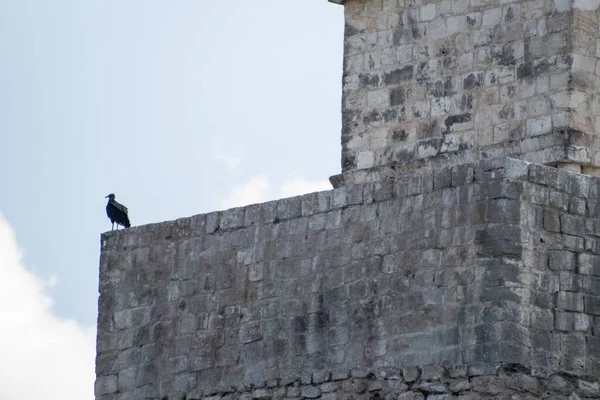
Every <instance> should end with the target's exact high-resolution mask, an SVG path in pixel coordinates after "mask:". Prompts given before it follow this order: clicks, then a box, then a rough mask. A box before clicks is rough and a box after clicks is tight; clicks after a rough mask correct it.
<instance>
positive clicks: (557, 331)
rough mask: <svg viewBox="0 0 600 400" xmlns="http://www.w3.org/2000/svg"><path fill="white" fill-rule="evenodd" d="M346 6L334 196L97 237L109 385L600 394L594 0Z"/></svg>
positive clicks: (435, 394)
mask: <svg viewBox="0 0 600 400" xmlns="http://www.w3.org/2000/svg"><path fill="white" fill-rule="evenodd" d="M332 2H335V3H338V4H344V7H345V14H346V22H347V24H346V34H345V60H344V61H345V62H344V82H343V90H344V92H343V132H342V159H343V171H342V172H343V173H342V174H341V175H338V176H335V177H332V179H331V180H332V183H333V185H334V187H336V189H334V190H331V191H326V192H320V193H311V194H308V195H304V196H299V197H293V198H288V199H282V200H277V201H271V202H268V203H264V204H254V205H250V206H247V207H240V208H234V209H230V210H226V211H220V212H212V213H209V214H204V215H196V216H193V217H190V218H183V219H180V220H177V221H172V222H165V223H161V224H153V225H147V226H142V227H135V228H131V229H127V230H123V231H115V232H108V233H106V234H104V235H102V254H101V258H100V299H99V316H98V337H97V358H96V374H97V379H96V385H95V393H96V399H97V400H125V399H127V400H129V399H134V400H138V399H140V400H142V399H161V400H182V399H186V400H192V399H210V400H217V399H245V400H253V399H272V398H274V399H290V400H291V399H302V398H303V399H324V400H337V399H340V400H342V399H369V400H375V399H386V400H387V399H404V400H409V399H420V400H442V399H462V400H467V399H491V398H494V399H538V398H544V399H571V400H577V399H586V398H600V381H599V376H600V372H599V371H600V200H599V195H600V179H598V178H593V177H591V176H587V175H582V174H579V173H577V172H583V173H586V174H588V173H589V174H590V175H596V176H597V175H599V171H600V170H599V169H598V166H600V162H599V161H600V159H599V158H598V149H600V146H599V143H598V141H597V139H596V136H595V131H596V123H597V122H596V114H597V110H599V108H598V105H597V104H596V103H597V101H598V100H597V99H598V96H597V89H598V88H599V87H600V82H599V80H598V74H599V73H598V71H599V70H600V69H599V68H597V67H596V63H597V62H596V59H597V55H598V54H597V52H598V51H600V44H597V42H598V43H600V42H599V41H598V37H599V36H598V32H599V29H598V26H599V23H598V15H600V13H597V8H598V6H599V5H600V1H591V0H574V1H573V0H568V1H567V0H528V1H525V0H521V1H510V0H469V1H466V0H440V1H421V0H348V1H344V0H335V1H332ZM507 155H513V156H515V157H519V158H521V159H522V160H517V159H513V158H507V157H506V156H507ZM498 157H500V158H498ZM523 160H525V161H523ZM526 161H532V162H535V164H531V163H529V162H526ZM542 164H555V165H556V166H557V168H554V167H550V166H544V165H542Z"/></svg>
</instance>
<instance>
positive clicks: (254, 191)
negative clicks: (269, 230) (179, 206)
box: [219, 174, 331, 208]
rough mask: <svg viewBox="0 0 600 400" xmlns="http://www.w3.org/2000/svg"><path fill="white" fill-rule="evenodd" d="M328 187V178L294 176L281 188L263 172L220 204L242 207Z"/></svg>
mask: <svg viewBox="0 0 600 400" xmlns="http://www.w3.org/2000/svg"><path fill="white" fill-rule="evenodd" d="M328 189H331V184H330V183H329V181H327V180H316V181H309V180H306V179H304V178H302V177H294V178H292V179H290V180H289V181H288V182H286V183H284V184H283V185H281V186H280V187H279V188H273V187H272V185H271V182H270V181H269V178H268V177H267V176H266V175H264V174H263V175H257V176H254V177H252V178H250V179H249V180H248V181H247V182H246V183H243V184H241V185H238V186H235V187H234V188H233V189H232V190H231V192H230V193H229V194H228V195H227V197H225V198H224V199H223V200H222V201H221V202H220V204H219V205H220V207H221V208H231V207H240V206H245V205H248V204H254V203H262V202H264V201H268V200H274V199H278V198H283V197H292V196H298V195H301V194H305V193H310V192H318V191H320V190H328Z"/></svg>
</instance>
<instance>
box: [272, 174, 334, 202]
mask: <svg viewBox="0 0 600 400" xmlns="http://www.w3.org/2000/svg"><path fill="white" fill-rule="evenodd" d="M329 189H331V183H329V181H328V180H325V179H323V180H318V181H307V180H306V179H304V178H300V177H296V178H293V179H292V180H290V181H289V182H286V183H284V184H283V186H281V189H280V190H279V194H280V195H281V197H292V196H297V195H300V194H305V193H311V192H320V191H322V190H329Z"/></svg>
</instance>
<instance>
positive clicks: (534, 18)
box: [331, 0, 600, 187]
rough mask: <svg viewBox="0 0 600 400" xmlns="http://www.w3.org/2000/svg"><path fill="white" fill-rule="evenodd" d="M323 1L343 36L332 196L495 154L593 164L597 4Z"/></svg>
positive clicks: (582, 0)
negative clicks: (341, 20)
mask: <svg viewBox="0 0 600 400" xmlns="http://www.w3.org/2000/svg"><path fill="white" fill-rule="evenodd" d="M335 2H336V3H343V4H345V6H344V8H345V18H346V29H345V41H344V42H345V47H344V54H345V55H344V76H343V110H342V114H343V126H342V171H343V172H344V173H343V174H342V175H339V176H334V177H332V178H331V180H332V183H333V184H334V186H336V187H337V186H342V185H348V184H352V183H359V182H364V181H367V180H379V179H381V178H382V177H385V176H389V175H395V174H397V173H398V172H399V171H400V172H405V171H406V170H409V171H410V170H414V169H416V168H437V167H439V166H441V167H443V166H447V165H450V164H463V163H470V162H474V161H476V160H479V159H481V158H488V157H492V158H493V157H499V156H507V155H511V156H513V157H515V156H516V157H519V158H522V159H524V160H527V161H531V162H536V163H541V164H556V163H560V162H567V161H570V162H571V164H568V165H573V166H575V167H577V171H581V168H580V167H579V165H595V166H598V165H600V154H599V153H598V149H600V142H599V139H598V136H597V135H596V133H597V131H598V127H599V124H600V120H598V121H599V122H597V115H598V113H599V112H600V107H599V105H598V96H597V91H598V88H599V87H600V78H599V74H600V72H599V71H600V68H599V67H598V51H600V39H599V38H600V36H599V34H598V32H599V29H598V26H599V21H598V14H597V9H598V6H599V5H600V3H599V2H597V1H590V0H576V1H572V0H528V1H526V0H520V1H512V0H510V1H505V0H470V1H468V0H433V1H429V0H428V1H424V0H349V1H335ZM396 164H398V165H396ZM584 169H585V171H584V172H587V171H595V170H596V169H594V168H591V169H590V168H587V167H586V168H584ZM589 173H591V174H595V172H589Z"/></svg>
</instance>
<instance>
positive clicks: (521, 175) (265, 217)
mask: <svg viewBox="0 0 600 400" xmlns="http://www.w3.org/2000/svg"><path fill="white" fill-rule="evenodd" d="M498 179H507V180H521V181H530V182H533V183H537V184H543V185H546V186H554V187H556V188H558V189H561V188H565V187H572V186H574V185H575V186H577V187H579V186H581V185H584V186H587V187H589V186H590V183H589V182H590V179H597V178H592V177H589V176H586V175H582V174H577V173H573V172H569V171H563V170H558V169H557V168H555V167H551V166H545V165H539V164H532V163H529V162H526V161H522V160H517V159H513V158H508V157H500V158H493V159H485V160H482V161H479V162H477V163H470V164H462V165H457V166H452V167H446V168H440V169H435V170H425V169H423V170H417V171H414V172H413V173H411V174H408V175H395V176H388V177H386V178H384V179H381V180H378V181H373V182H364V183H358V184H353V185H348V186H342V187H339V188H335V189H331V190H326V191H321V192H313V193H308V194H304V195H300V196H295V197H289V198H283V199H278V200H272V201H268V202H265V203H259V204H250V205H247V206H243V207H236V208H231V209H227V210H221V211H213V212H209V213H205V214H198V215H194V216H191V217H185V218H179V219H177V220H173V221H165V222H160V223H152V224H147V225H141V226H137V227H132V228H128V229H125V230H118V231H109V232H105V233H103V234H102V235H101V249H102V251H103V252H104V251H111V250H116V249H127V248H137V247H144V246H148V245H151V244H154V243H158V242H162V241H177V240H183V239H186V238H190V237H196V236H200V235H210V234H219V233H223V232H226V231H231V230H236V229H240V228H245V227H249V226H251V225H255V224H269V223H278V222H281V221H285V220H289V219H294V218H300V217H310V216H312V215H315V214H321V213H327V212H330V211H334V210H338V209H342V208H346V207H349V206H354V205H360V204H369V203H375V202H380V201H385V200H389V199H392V198H403V197H410V196H415V195H420V194H424V193H428V192H433V191H436V190H442V189H445V188H448V187H460V186H463V185H469V184H472V183H482V182H485V181H492V180H498ZM586 182H587V183H586Z"/></svg>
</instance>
